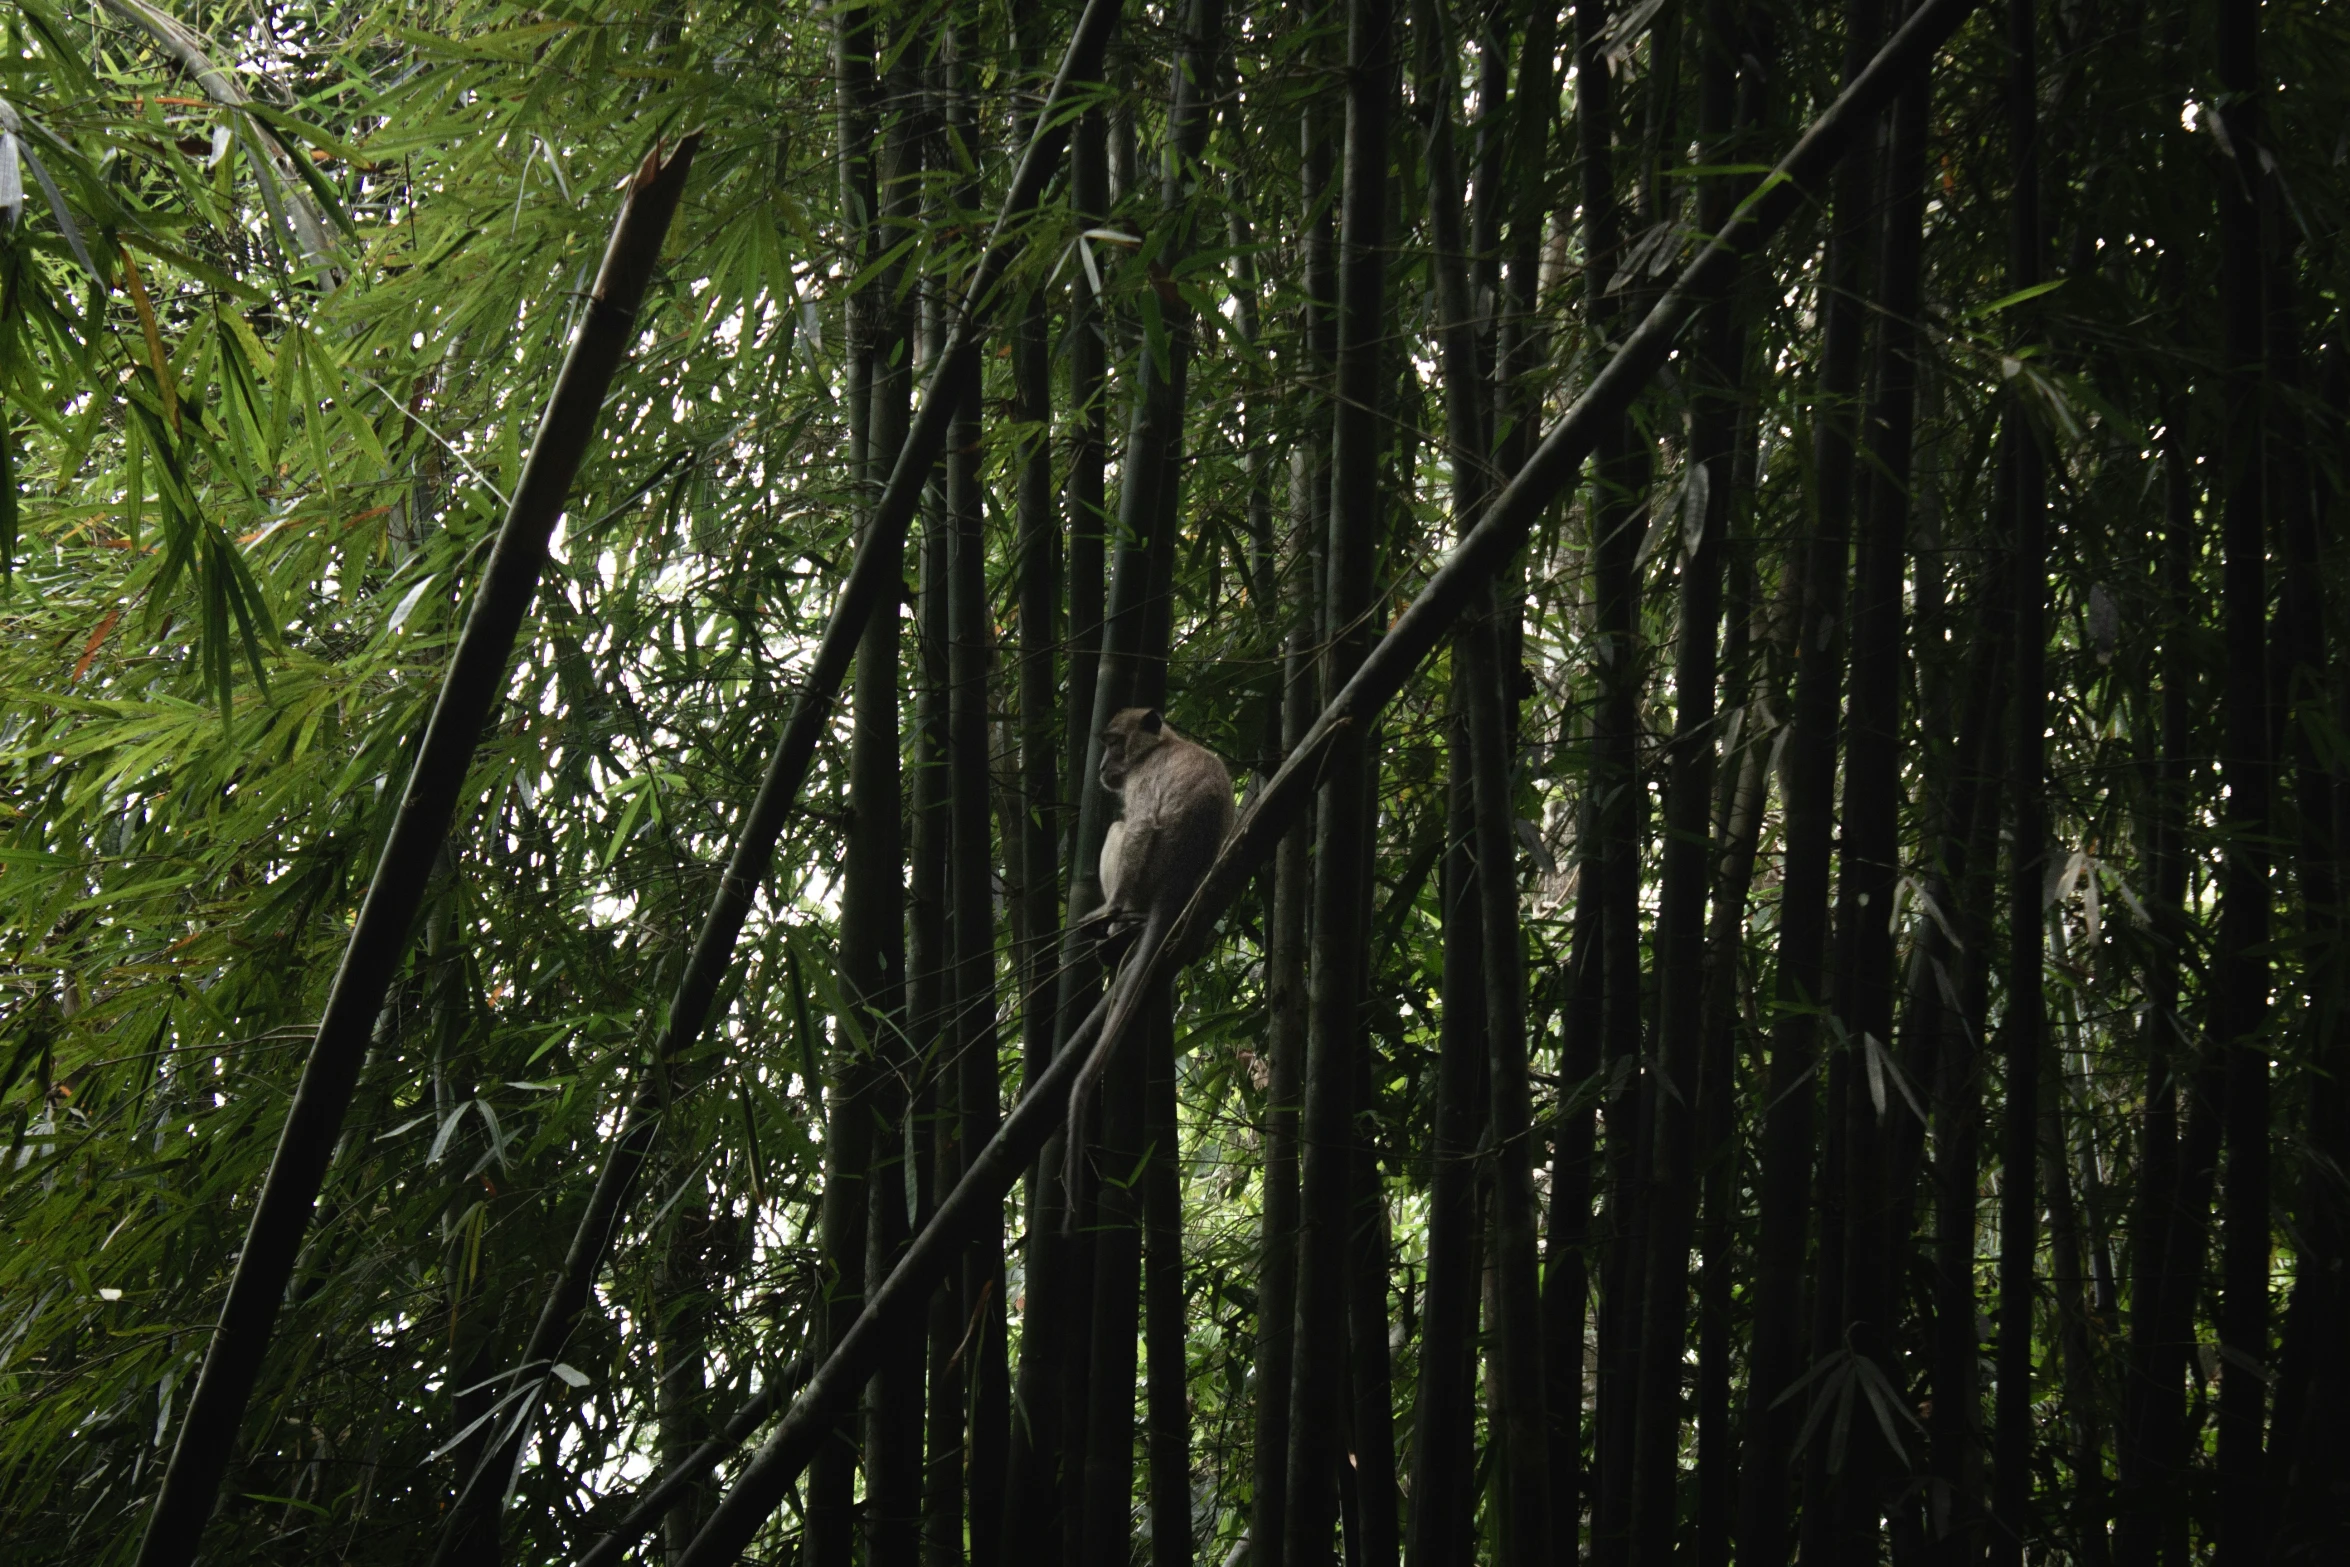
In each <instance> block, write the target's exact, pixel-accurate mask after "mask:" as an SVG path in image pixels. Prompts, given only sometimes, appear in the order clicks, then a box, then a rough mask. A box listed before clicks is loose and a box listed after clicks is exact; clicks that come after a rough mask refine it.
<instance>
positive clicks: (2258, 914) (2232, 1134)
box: [2213, 0, 2271, 1567]
mask: <svg viewBox="0 0 2350 1567" xmlns="http://www.w3.org/2000/svg"><path fill="white" fill-rule="evenodd" d="M2259 39H2260V8H2259V6H2258V5H2255V4H2251V3H2248V0H2225V3H2223V4H2222V5H2221V6H2220V7H2219V40H2218V43H2219V48H2218V56H2219V59H2218V64H2219V80H2220V86H2221V89H2222V90H2223V92H2225V93H2226V94H2227V95H2228V97H2227V98H2226V100H2225V105H2226V106H2225V107H2224V108H2221V109H2219V110H2218V111H2217V112H2218V113H2219V114H2220V115H2221V117H2222V121H2223V123H2224V124H2225V126H2226V128H2227V131H2228V139H2229V141H2230V142H2231V143H2232V147H2231V153H2232V157H2231V160H2230V161H2231V163H2232V165H2233V166H2232V167H2227V168H2224V169H2223V170H2222V171H2221V173H2220V177H2219V181H2218V184H2219V240H2220V322H2221V329H2220V352H2221V357H2222V361H2223V363H2224V365H2225V379H2224V381H2223V385H2224V386H2225V387H2226V395H2227V399H2228V412H2227V417H2226V420H2225V423H2224V425H2223V427H2222V428H2223V435H2222V441H2221V473H2220V479H2221V482H2222V483H2223V484H2224V485H2225V486H2226V489H2225V492H2224V500H2223V502H2222V511H2221V514H2220V543H2221V554H2222V558H2223V566H2222V579H2221V588H2220V634H2221V641H2222V643H2223V645H2224V646H2225V647H2226V649H2227V659H2226V665H2227V678H2226V682H2225V684H2224V686H2223V688H2222V703H2223V713H2224V718H2223V739H2222V742H2221V743H2222V747H2223V749H2222V750H2221V753H2220V774H2221V778H2222V781H2223V782H2224V783H2225V785H2226V787H2227V802H2226V811H2225V817H2226V823H2227V838H2226V842H2225V844H2224V846H2223V848H2222V850H2221V856H2220V872H2219V905H2220V908H2219V945H2218V950H2217V951H2216V953H2215V954H2214V959H2215V961H2214V964H2213V990H2214V1002H2215V1004H2214V1023H2215V1025H2216V1026H2215V1028H2214V1030H2213V1033H2214V1035H2215V1042H2216V1043H2217V1044H2218V1045H2219V1047H2220V1048H2221V1049H2222V1050H2224V1051H2225V1052H2226V1055H2227V1113H2226V1143H2227V1188H2226V1198H2225V1201H2226V1207H2225V1210H2224V1215H2223V1222H2224V1225H2225V1230H2224V1240H2223V1242H2222V1252H2221V1258H2220V1310H2219V1323H2218V1327H2219V1342H2220V1349H2221V1353H2222V1356H2223V1359H2224V1365H2223V1368H2222V1370H2221V1372H2220V1394H2219V1490H2220V1495H2219V1551H2218V1555H2217V1557H2216V1560H2217V1561H2218V1562H2219V1564H2220V1567H2252V1564H2253V1563H2256V1562H2264V1561H2266V1560H2267V1559H2268V1527H2269V1518H2268V1509H2269V1506H2270V1500H2271V1499H2270V1497H2269V1495H2268V1492H2267V1488H2266V1484H2265V1481H2266V1470H2265V1465H2264V1463H2263V1449H2264V1447H2265V1445H2266V1426H2267V1414H2268V1383H2267V1379H2268V1377H2269V1375H2270V1371H2269V1321H2268V1318H2269V1305H2268V1297H2269V1284H2270V1280H2269V1272H2270V1270H2269V1250H2270V1243H2269V1079H2268V1056H2269V1049H2270V1046H2269V1041H2268V1037H2267V1035H2268V1011H2269V955H2268V950H2267V949H2268V943H2269V923H2270V920H2269V896H2270V894H2269V885H2268V882H2269V850H2268V834H2269V832H2270V830H2271V824H2270V819H2269V812H2270V789H2271V784H2270V761H2269V726H2270V717H2269V704H2270V701H2271V693H2270V691H2269V687H2268V678H2267V661H2268V641H2269V637H2268V571H2267V547H2268V533H2267V524H2268V512H2269V508H2270V505H2271V495H2270V487H2269V466H2270V462H2271V458H2270V455H2269V452H2268V449H2267V441H2268V435H2269V428H2268V425H2269V402H2270V390H2269V374H2268V365H2267V358H2266V349H2267V336H2268V331H2267V328H2268V322H2267V309H2268V305H2267V300H2266V298H2265V290H2264V287H2263V285H2264V283H2265V281H2266V278H2265V273H2266V271H2267V257H2266V251H2267V248H2268V247H2267V245H2266V243H2265V241H2266V234H2265V228H2266V224H2267V221H2268V216H2267V212H2266V208H2267V207H2268V205H2269V202H2268V194H2267V192H2268V180H2267V177H2266V172H2267V171H2266V168H2265V167H2264V159H2265V158H2266V156H2267V155H2266V153H2265V150H2264V149H2263V148H2262V146H2261V140H2262V137H2263V136H2264V135H2265V134H2266V129H2265V122H2264V115H2263V113H2262V106H2261V103H2260V99H2261V97H2262V95H2263V93H2264V92H2265V88H2264V85H2263V78H2262V73H2261V70H2260V61H2259Z"/></svg>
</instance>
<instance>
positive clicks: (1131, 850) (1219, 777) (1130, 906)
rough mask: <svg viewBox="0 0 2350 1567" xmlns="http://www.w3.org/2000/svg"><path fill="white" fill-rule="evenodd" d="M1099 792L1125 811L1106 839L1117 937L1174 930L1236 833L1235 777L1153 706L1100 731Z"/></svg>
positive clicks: (1104, 912)
mask: <svg viewBox="0 0 2350 1567" xmlns="http://www.w3.org/2000/svg"><path fill="white" fill-rule="evenodd" d="M1101 778H1102V787H1103V788H1105V789H1107V790H1109V791H1110V793H1112V794H1114V795H1117V796H1118V797H1119V800H1120V802H1121V804H1122V806H1123V809H1122V810H1121V811H1120V812H1119V816H1118V819H1117V820H1116V821H1114V822H1112V823H1111V824H1110V834H1109V836H1108V837H1107V838H1104V839H1103V840H1102V863H1101V882H1102V907H1101V908H1100V910H1099V911H1097V912H1096V913H1095V914H1094V915H1093V918H1094V919H1095V920H1096V921H1098V922H1101V923H1102V924H1104V925H1106V926H1107V927H1108V928H1109V929H1110V930H1112V931H1122V930H1127V929H1133V928H1137V927H1139V928H1140V929H1141V931H1142V932H1143V934H1144V935H1145V936H1148V935H1149V934H1150V932H1151V928H1152V926H1153V925H1154V924H1155V925H1158V926H1160V927H1162V928H1164V927H1165V926H1169V925H1173V924H1174V923H1175V916H1176V915H1178V914H1180V913H1182V912H1183V905H1184V904H1186V903H1188V902H1190V901H1191V895H1192V893H1193V892H1195V891H1197V890H1198V888H1199V884H1200V878H1202V877H1203V876H1205V875H1207V873H1208V866H1209V865H1210V864H1212V863H1213V862H1214V860H1215V858H1216V851H1217V850H1218V849H1221V848H1222V847H1223V846H1224V839H1225V837H1226V835H1227V834H1229V833H1230V832H1231V831H1232V774H1231V772H1230V771H1229V770H1228V769H1227V768H1226V767H1225V766H1224V762H1223V759H1222V758H1220V757H1218V756H1217V755H1216V753H1215V752H1213V751H1211V750H1209V749H1208V748H1207V747H1206V746H1204V745H1200V744H1197V743H1196V742H1194V741H1190V740H1186V739H1184V738H1183V736H1181V735H1179V734H1177V733H1176V732H1175V731H1174V729H1173V728H1172V727H1171V726H1170V725H1169V724H1168V723H1167V721H1166V720H1165V719H1164V718H1162V717H1160V716H1159V710H1158V709H1157V708H1155V707H1129V708H1126V709H1123V710H1122V711H1120V712H1119V713H1117V714H1115V715H1114V716H1113V717H1112V718H1111V719H1110V722H1109V724H1108V725H1107V726H1106V727H1105V728H1104V729H1103V730H1102V773H1101Z"/></svg>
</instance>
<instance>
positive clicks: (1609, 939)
mask: <svg viewBox="0 0 2350 1567" xmlns="http://www.w3.org/2000/svg"><path fill="white" fill-rule="evenodd" d="M1608 14H1609V8H1608V6H1607V5H1606V3H1605V0H1577V3H1576V6H1575V30H1576V49H1577V53H1576V67H1575V71H1576V75H1575V81H1576V91H1575V106H1576V118H1577V122H1578V126H1577V128H1578V132H1579V135H1580V138H1581V150H1582V160H1581V161H1582V166H1583V181H1582V197H1583V253H1584V257H1585V260H1584V270H1585V278H1586V297H1587V299H1588V305H1587V310H1588V314H1589V316H1590V319H1591V325H1592V328H1593V330H1594V331H1595V332H1597V333H1600V334H1602V335H1604V336H1610V337H1612V336H1613V335H1614V333H1615V331H1616V320H1617V317H1618V315H1619V301H1618V298H1617V296H1616V295H1615V294H1614V293H1612V292H1611V290H1610V289H1609V286H1608V285H1609V284H1610V282H1611V281H1612V280H1613V278H1614V276H1615V270H1616V265H1617V261H1618V251H1619V249H1620V248H1621V246H1622V243H1623V233H1622V228H1621V219H1620V217H1619V215H1618V212H1617V202H1616V177H1615V161H1614V152H1613V150H1612V149H1613V146H1614V142H1615V137H1616V132H1617V124H1616V119H1617V116H1616V110H1615V105H1614V100H1613V92H1612V89H1611V86H1610V77H1611V74H1612V73H1611V70H1610V68H1609V66H1608V64H1607V60H1606V41H1605V37H1604V33H1605V29H1606V25H1607V21H1608ZM1646 477H1647V471H1646V463H1645V461H1644V460H1643V458H1642V457H1641V455H1640V454H1639V451H1638V448H1637V447H1636V446H1635V444H1634V442H1633V440H1632V432H1631V425H1630V422H1629V421H1628V420H1626V421H1619V422H1618V423H1616V424H1614V425H1612V426H1611V427H1610V428H1609V429H1608V430H1606V431H1605V432H1603V434H1602V437H1601V439H1600V441H1599V442H1598V444H1597V447H1596V449H1595V451H1594V454H1593V464H1592V481H1593V482H1592V488H1591V493H1590V497H1589V500H1588V501H1587V503H1586V507H1587V511H1588V514H1589V517H1590V522H1591V546H1590V548H1591V559H1592V578H1593V597H1594V600H1595V604H1594V611H1595V613H1594V625H1593V637H1594V644H1595V650H1596V651H1597V654H1598V658H1599V663H1600V670H1599V676H1600V696H1599V710H1598V714H1597V723H1596V725H1595V732H1594V735H1593V741H1592V755H1591V788H1592V791H1593V794H1594V796H1595V798H1596V802H1597V811H1596V821H1595V823H1594V825H1595V827H1596V830H1597V836H1598V840H1599V855H1598V860H1599V864H1598V869H1599V883H1600V894H1599V898H1600V910H1599V932H1600V933H1599V942H1600V954H1601V961H1600V970H1601V975H1602V978H1601V983H1602V986H1603V988H1604V993H1605V998H1606V999H1605V1002H1604V1010H1603V1020H1602V1024H1601V1030H1602V1039H1603V1043H1602V1045H1601V1049H1600V1058H1599V1059H1600V1065H1601V1067H1602V1069H1603V1073H1604V1075H1603V1077H1602V1079H1601V1082H1602V1083H1603V1084H1604V1088H1603V1089H1602V1095H1601V1103H1600V1113H1601V1115H1602V1117H1603V1118H1604V1121H1605V1125H1606V1152H1605V1155H1604V1158H1605V1164H1606V1183H1605V1209H1604V1217H1603V1218H1602V1221H1601V1229H1600V1234H1601V1237H1602V1243H1603V1250H1602V1251H1601V1253H1600V1259H1599V1295H1600V1301H1599V1344H1598V1357H1599V1358H1598V1366H1597V1370H1598V1383H1599V1387H1598V1395H1599V1396H1598V1407H1597V1409H1596V1411H1595V1414H1594V1419H1593V1425H1592V1443H1591V1446H1592V1470H1593V1473H1592V1477H1591V1482H1590V1492H1589V1494H1590V1496H1591V1515H1592V1516H1591V1554H1592V1559H1593V1560H1594V1561H1595V1562H1599V1563H1602V1564H1604V1567H1614V1564H1617V1563H1620V1562H1622V1561H1623V1560H1624V1559H1625V1553H1626V1550H1627V1549H1628V1547H1629V1544H1630V1537H1631V1535H1630V1531H1631V1501H1632V1483H1631V1482H1632V1475H1631V1470H1630V1459H1631V1450H1632V1437H1633V1417H1634V1411H1635V1409H1636V1407H1637V1405H1636V1388H1635V1368H1636V1365H1637V1360H1638V1343H1639V1341H1638V1332H1639V1327H1638V1306H1637V1301H1638V1293H1639V1278H1640V1274H1639V1271H1638V1268H1637V1267H1636V1266H1635V1263H1634V1259H1635V1258H1636V1257H1637V1256H1638V1255H1639V1247H1640V1240H1639V1236H1640V1233H1641V1232H1640V1227H1639V1217H1640V1206H1641V1204H1640V1197H1641V1190H1640V1185H1639V1181H1638V1179H1637V1172H1638V1168H1639V1151H1640V1136H1639V1121H1640V1099H1641V1093H1640V1088H1639V1078H1640V1074H1639V1072H1638V1070H1637V1067H1636V1063H1637V1061H1638V1059H1639V1055H1640V1048H1641V1039H1640V1035H1641V980H1642V976H1641V972H1640V847H1641V841H1642V838H1643V836H1644V835H1645V832H1646V827H1647V810H1646V800H1645V798H1644V792H1643V790H1642V789H1641V787H1640V783H1639V727H1638V725H1639V718H1638V704H1639V695H1640V685H1641V666H1642V655H1641V649H1640V640H1639V634H1638V615H1639V597H1640V593H1639V581H1638V575H1639V548H1640V536H1639V535H1640V528H1639V522H1638V517H1639V505H1638V503H1639V499H1640V497H1639V494H1638V491H1639V489H1640V488H1641V486H1642V485H1643V484H1644V483H1645V481H1646Z"/></svg>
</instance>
